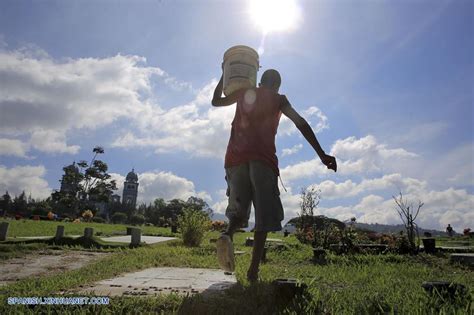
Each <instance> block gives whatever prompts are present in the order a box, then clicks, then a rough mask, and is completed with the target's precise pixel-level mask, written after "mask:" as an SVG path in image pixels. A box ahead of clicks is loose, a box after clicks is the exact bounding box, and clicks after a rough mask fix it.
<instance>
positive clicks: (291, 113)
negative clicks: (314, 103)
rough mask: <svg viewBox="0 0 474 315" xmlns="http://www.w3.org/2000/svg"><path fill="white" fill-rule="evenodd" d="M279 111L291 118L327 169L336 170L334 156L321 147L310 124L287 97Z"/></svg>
mask: <svg viewBox="0 0 474 315" xmlns="http://www.w3.org/2000/svg"><path fill="white" fill-rule="evenodd" d="M281 111H282V113H283V114H285V116H287V117H288V118H290V119H291V121H292V122H293V123H294V124H295V126H296V128H298V130H299V131H300V132H301V134H302V135H303V136H304V137H305V139H306V141H308V143H309V144H311V146H312V147H313V149H314V151H316V153H317V154H318V156H319V158H320V159H321V162H322V163H323V164H324V165H326V166H327V168H328V169H331V170H334V172H336V171H337V163H336V158H335V157H333V156H331V155H327V154H326V153H325V152H324V150H323V149H322V148H321V145H320V144H319V141H318V139H316V135H315V134H314V132H313V129H311V126H310V125H309V124H308V122H307V121H306V120H305V119H304V118H303V117H301V116H300V115H299V114H298V113H297V112H296V111H295V110H294V108H293V107H292V106H291V104H290V102H289V101H288V99H287V98H286V97H285V100H284V103H283V104H282V107H281Z"/></svg>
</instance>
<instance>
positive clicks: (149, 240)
mask: <svg viewBox="0 0 474 315" xmlns="http://www.w3.org/2000/svg"><path fill="white" fill-rule="evenodd" d="M175 239H176V237H164V236H146V235H142V236H141V238H140V240H141V241H142V242H143V243H145V244H155V243H160V242H166V241H170V240H175ZM101 240H103V241H106V242H118V243H130V242H131V241H132V236H131V235H124V236H110V237H101Z"/></svg>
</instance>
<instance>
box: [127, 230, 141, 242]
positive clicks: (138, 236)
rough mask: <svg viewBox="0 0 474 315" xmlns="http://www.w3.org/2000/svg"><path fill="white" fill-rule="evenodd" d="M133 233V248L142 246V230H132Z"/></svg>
mask: <svg viewBox="0 0 474 315" xmlns="http://www.w3.org/2000/svg"><path fill="white" fill-rule="evenodd" d="M131 233H132V241H131V242H130V245H132V246H138V245H140V241H141V236H142V230H140V229H139V228H132V230H131Z"/></svg>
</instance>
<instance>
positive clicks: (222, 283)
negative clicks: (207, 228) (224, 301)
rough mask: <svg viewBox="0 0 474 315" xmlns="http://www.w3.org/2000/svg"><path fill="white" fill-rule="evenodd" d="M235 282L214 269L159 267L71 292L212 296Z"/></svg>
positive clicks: (231, 277) (230, 277) (99, 294)
mask: <svg viewBox="0 0 474 315" xmlns="http://www.w3.org/2000/svg"><path fill="white" fill-rule="evenodd" d="M235 283H237V281H236V279H235V276H234V275H227V274H224V272H223V271H222V270H218V269H200V268H175V267H159V268H149V269H145V270H141V271H138V272H134V273H128V274H125V275H123V276H121V277H118V278H113V279H108V280H102V281H99V282H97V283H95V284H94V285H93V286H91V287H88V288H84V289H81V290H80V291H76V292H75V293H90V294H95V295H97V296H121V295H157V294H163V293H171V292H174V293H177V294H194V293H201V292H202V293H215V292H219V291H222V290H225V289H227V288H229V287H231V286H232V285H234V284H235Z"/></svg>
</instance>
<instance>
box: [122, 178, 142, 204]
mask: <svg viewBox="0 0 474 315" xmlns="http://www.w3.org/2000/svg"><path fill="white" fill-rule="evenodd" d="M137 195H138V176H137V174H135V172H134V169H132V171H131V172H129V173H128V174H127V177H126V178H125V183H124V184H123V195H122V203H123V204H127V205H130V206H132V207H134V208H135V206H136V205H137Z"/></svg>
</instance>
